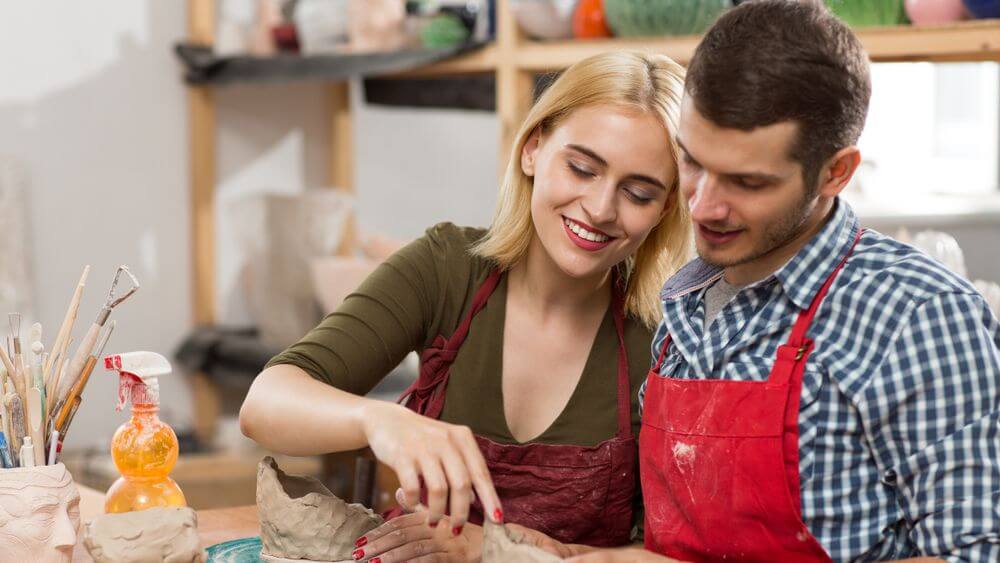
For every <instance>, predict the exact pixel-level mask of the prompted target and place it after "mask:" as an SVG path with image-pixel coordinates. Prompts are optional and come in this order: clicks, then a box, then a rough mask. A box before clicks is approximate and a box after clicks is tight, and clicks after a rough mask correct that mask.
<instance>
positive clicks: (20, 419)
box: [4, 393, 25, 454]
mask: <svg viewBox="0 0 1000 563" xmlns="http://www.w3.org/2000/svg"><path fill="white" fill-rule="evenodd" d="M4 401H6V403H7V414H8V415H9V416H10V435H9V436H8V437H9V438H10V440H8V443H9V444H10V447H11V449H13V450H14V452H15V454H17V453H19V452H20V451H21V440H22V438H24V436H25V427H24V404H23V403H22V402H21V397H18V396H17V393H7V396H6V397H5V398H4Z"/></svg>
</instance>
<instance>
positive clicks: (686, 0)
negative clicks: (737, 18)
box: [604, 0, 732, 37]
mask: <svg viewBox="0 0 1000 563" xmlns="http://www.w3.org/2000/svg"><path fill="white" fill-rule="evenodd" d="M731 6H732V1H731V0H604V15H605V17H606V18H607V21H608V27H610V28H611V30H612V31H614V33H615V35H617V36H620V37H648V36H656V35H692V34H696V33H701V32H703V31H705V29H706V28H708V26H709V25H711V24H712V22H714V21H715V18H716V17H718V16H719V14H721V13H722V12H724V11H725V10H726V9H728V8H730V7H731Z"/></svg>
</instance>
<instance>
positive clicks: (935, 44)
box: [188, 0, 1000, 325]
mask: <svg viewBox="0 0 1000 563" xmlns="http://www.w3.org/2000/svg"><path fill="white" fill-rule="evenodd" d="M188 14H189V16H188V19H189V39H190V41H191V42H193V43H198V44H203V45H211V43H212V30H213V29H214V28H215V14H214V0H188ZM497 18H498V21H497V39H496V41H495V43H494V44H491V45H488V46H486V47H484V48H482V49H478V50H476V51H473V52H471V53H469V54H466V55H463V56H460V57H457V58H454V59H450V60H447V61H443V62H440V63H435V64H432V65H429V66H426V67H423V68H420V69H418V70H413V71H408V72H405V73H401V74H399V75H397V76H400V77H439V76H454V75H462V74H472V73H495V75H496V105H497V117H498V118H499V119H500V124H501V127H500V139H499V148H500V151H501V154H500V157H501V158H500V162H501V165H503V163H504V162H505V161H506V158H507V154H506V153H507V149H508V145H509V143H510V140H511V138H512V137H513V135H514V133H515V132H516V131H517V127H518V125H519V124H520V123H521V120H522V118H523V117H524V115H525V114H526V113H527V111H528V109H529V107H530V104H531V102H532V96H533V94H534V76H535V75H536V74H537V73H541V72H550V71H556V70H559V69H562V68H565V67H567V66H569V65H571V64H573V63H574V62H576V61H578V60H580V59H583V58H585V57H587V56H590V55H593V54H597V53H601V52H606V51H611V50H618V49H639V50H644V51H650V52H656V53H662V54H666V55H669V56H670V57H672V58H674V59H675V60H677V61H679V62H682V63H683V62H687V61H688V60H689V59H690V58H691V55H692V54H693V53H694V49H695V47H696V46H697V45H698V41H699V40H700V37H699V36H685V37H654V38H644V39H636V38H613V39H606V40H593V41H555V42H538V41H531V40H527V39H526V38H525V37H524V36H522V35H521V33H520V32H519V31H518V29H517V25H516V23H515V21H514V18H513V15H512V13H511V11H510V8H509V3H508V0H498V2H497ZM858 35H859V37H860V38H861V41H862V42H863V43H864V45H865V48H866V49H867V50H868V53H869V54H870V55H871V58H872V60H873V61H876V62H899V61H936V62H956V61H1000V20H981V21H970V22H960V23H956V24H952V25H945V26H934V27H914V26H898V27H889V28H867V29H862V30H859V31H858ZM329 88H330V95H329V100H330V108H331V111H330V115H331V117H330V122H329V127H330V130H331V146H330V161H329V162H330V167H329V174H328V175H329V181H330V184H331V185H333V186H337V187H338V188H339V189H344V190H352V189H353V185H352V182H353V174H352V169H353V151H352V142H351V139H352V131H351V119H350V95H349V93H348V90H347V85H346V83H344V82H338V83H331V84H330V86H329ZM212 90H213V87H212V86H211V85H197V86H190V87H189V88H188V91H189V94H188V99H189V120H190V124H189V135H190V137H189V141H190V150H191V163H190V166H191V193H192V198H191V202H192V244H193V249H192V251H193V252H192V256H193V265H192V266H193V280H192V281H193V286H194V287H193V295H194V299H193V304H192V306H193V318H194V321H195V323H196V324H199V325H201V324H210V323H211V322H212V321H213V320H214V318H215V310H216V309H215V308H216V304H215V299H214V291H215V275H214V271H215V256H214V252H213V249H214V236H215V231H214V224H213V217H214V208H213V192H214V189H215V181H216V177H215V108H214V99H213V95H212ZM345 250H346V248H345Z"/></svg>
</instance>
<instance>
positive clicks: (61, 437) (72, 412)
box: [53, 397, 82, 455]
mask: <svg viewBox="0 0 1000 563" xmlns="http://www.w3.org/2000/svg"><path fill="white" fill-rule="evenodd" d="M81 402H82V400H81V399H80V397H77V398H76V400H75V401H73V405H72V406H71V407H70V409H69V416H68V417H66V421H65V422H64V423H63V426H62V428H59V429H58V430H57V431H58V436H57V439H58V444H57V445H56V455H58V454H60V453H61V452H62V445H63V442H65V441H66V433H67V432H69V426H70V425H71V424H73V418H74V417H76V411H77V410H78V409H79V408H80V403H81ZM55 434H56V432H53V435H55Z"/></svg>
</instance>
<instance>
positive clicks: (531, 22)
mask: <svg viewBox="0 0 1000 563" xmlns="http://www.w3.org/2000/svg"><path fill="white" fill-rule="evenodd" d="M576 4H577V0H510V9H511V12H513V14H514V19H516V20H517V25H518V27H520V28H521V30H523V31H524V33H525V34H527V35H528V36H529V37H532V38H534V39H549V40H553V39H569V38H570V37H573V13H574V12H575V11H576Z"/></svg>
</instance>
